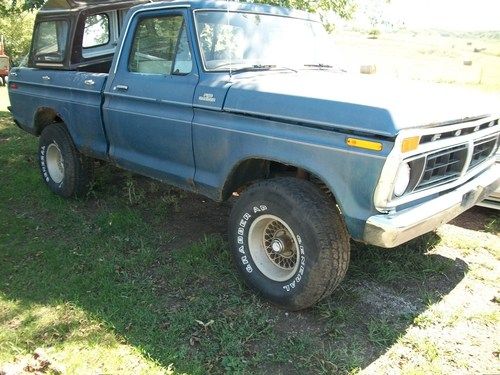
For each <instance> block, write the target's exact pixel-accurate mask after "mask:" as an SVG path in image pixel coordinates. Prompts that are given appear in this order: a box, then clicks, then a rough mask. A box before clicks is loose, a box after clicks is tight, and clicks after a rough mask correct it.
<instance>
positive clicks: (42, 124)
mask: <svg viewBox="0 0 500 375" xmlns="http://www.w3.org/2000/svg"><path fill="white" fill-rule="evenodd" d="M57 122H60V123H63V124H65V126H66V123H65V121H64V119H63V116H61V114H60V113H59V112H57V111H56V110H55V109H53V108H50V107H40V108H38V109H37V110H36V112H35V115H34V117H33V128H34V131H35V135H37V136H39V135H40V134H42V131H43V129H45V128H46V127H47V126H49V125H50V124H54V123H57ZM66 127H67V126H66Z"/></svg>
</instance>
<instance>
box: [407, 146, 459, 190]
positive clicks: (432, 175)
mask: <svg viewBox="0 0 500 375" xmlns="http://www.w3.org/2000/svg"><path fill="white" fill-rule="evenodd" d="M466 160H467V145H461V146H456V147H453V148H450V149H447V150H440V151H437V152H434V153H431V154H429V155H427V156H426V161H425V167H424V170H423V171H422V177H421V178H420V181H419V182H418V184H417V185H416V186H415V189H414V191H418V190H423V189H427V188H429V187H431V186H438V185H441V184H445V183H448V182H451V181H454V180H456V179H457V178H458V177H459V176H460V174H461V172H462V170H463V168H464V165H465V162H466Z"/></svg>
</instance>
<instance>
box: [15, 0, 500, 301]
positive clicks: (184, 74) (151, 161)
mask: <svg viewBox="0 0 500 375" xmlns="http://www.w3.org/2000/svg"><path fill="white" fill-rule="evenodd" d="M335 59H336V56H335V55H334V53H332V49H331V48H330V42H329V41H328V37H327V35H326V32H325V30H324V28H323V26H322V24H321V23H320V22H319V20H318V18H317V17H316V16H314V15H311V14H309V13H305V12H300V11H295V10H290V9H284V8H279V7H271V6H265V5H257V4H246V3H231V2H217V1H206V0H193V1H178V0H174V1H168V2H145V1H108V2H96V1H94V2H92V1H73V0H49V1H48V2H47V3H46V5H45V6H44V8H43V9H42V10H41V11H40V12H39V14H38V16H37V19H36V23H35V29H34V34H33V42H32V47H31V51H30V55H29V59H28V63H27V66H26V67H20V68H14V69H12V71H11V73H10V77H9V94H10V100H11V105H12V107H11V112H12V115H13V117H14V120H15V122H16V124H17V125H18V126H19V127H21V128H22V129H24V130H25V131H27V132H29V133H32V134H33V135H35V136H38V137H39V155H38V156H39V164H40V170H41V175H42V177H43V180H44V181H45V183H46V184H47V186H48V187H49V188H50V189H51V190H52V191H54V192H55V193H56V194H59V195H61V196H64V197H72V196H81V195H83V194H85V191H86V188H87V187H88V185H89V179H90V176H91V173H90V165H91V164H92V163H91V160H92V159H101V160H105V161H108V162H110V163H113V164H115V165H117V166H119V167H121V168H124V169H127V170H130V171H134V172H136V173H139V174H142V175H145V176H149V177H151V178H154V179H157V180H161V181H164V182H166V183H168V184H172V185H175V186H177V187H180V188H182V189H186V190H190V191H193V192H196V193H199V194H203V195H205V196H207V197H209V198H211V199H214V200H216V201H223V200H227V199H229V198H230V197H232V196H234V197H235V199H234V201H235V202H234V205H233V208H232V212H231V214H230V218H229V230H228V234H229V241H230V251H231V253H232V256H233V259H234V263H235V267H236V269H237V270H238V271H239V273H240V274H241V276H242V278H243V279H244V280H245V282H246V283H247V284H248V285H249V287H251V288H252V289H254V290H255V291H256V292H257V293H259V294H260V295H262V296H263V297H264V298H266V299H268V300H270V301H272V302H273V303H275V304H277V305H279V306H281V307H283V308H286V309H291V310H298V309H302V308H306V307H308V306H311V305H312V304H314V303H316V302H317V301H319V300H320V299H322V298H324V297H325V296H328V295H329V294H330V293H331V292H332V291H333V290H334V289H335V288H336V286H337V285H338V284H339V283H340V281H341V280H342V278H343V277H344V275H345V273H346V270H347V267H348V263H349V251H350V250H349V241H350V239H354V240H356V241H362V242H365V243H368V244H373V245H377V246H381V247H387V248H390V247H394V246H397V245H399V244H402V243H404V242H407V241H409V240H410V239H413V238H415V237H417V236H419V235H422V234H424V233H426V232H429V231H432V230H434V229H435V228H436V227H438V226H439V225H441V224H443V223H445V222H447V221H449V220H451V219H452V218H454V217H455V216H457V215H458V214H460V213H461V212H463V211H464V210H466V209H468V208H469V207H471V206H473V205H474V204H476V203H477V202H478V201H480V200H481V199H482V198H483V197H485V196H487V195H488V194H489V193H491V192H492V191H494V190H495V189H496V188H497V187H498V186H499V183H500V181H499V168H498V166H495V163H494V161H495V160H494V155H495V152H496V151H497V149H498V146H499V134H500V124H499V116H498V114H496V112H495V111H498V109H499V108H498V107H496V108H495V107H494V106H493V107H489V108H488V107H487V106H484V105H483V104H485V102H483V101H475V99H474V98H471V97H468V96H461V95H459V94H458V93H457V92H455V91H450V90H449V89H443V88H440V87H431V86H427V85H424V84H418V83H411V84H410V83H401V82H393V81H388V80H381V79H379V78H376V77H371V76H362V75H359V74H350V73H346V72H344V71H342V70H339V69H337V68H336V67H335ZM472 104H473V105H472ZM481 107H485V108H481Z"/></svg>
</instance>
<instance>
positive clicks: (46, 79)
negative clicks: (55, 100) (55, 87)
mask: <svg viewBox="0 0 500 375" xmlns="http://www.w3.org/2000/svg"><path fill="white" fill-rule="evenodd" d="M42 79H43V80H44V81H50V77H49V76H43V77H42Z"/></svg>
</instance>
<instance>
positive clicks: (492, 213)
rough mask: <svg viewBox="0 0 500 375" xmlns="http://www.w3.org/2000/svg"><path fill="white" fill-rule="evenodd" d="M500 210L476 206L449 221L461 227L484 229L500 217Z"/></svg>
mask: <svg viewBox="0 0 500 375" xmlns="http://www.w3.org/2000/svg"><path fill="white" fill-rule="evenodd" d="M499 216H500V212H499V211H496V210H492V209H491V208H486V207H479V206H475V207H472V208H471V209H469V210H467V211H465V212H464V213H462V214H461V215H459V216H457V217H456V218H455V219H453V220H452V221H450V222H449V224H451V225H455V226H457V227H460V228H464V229H470V230H476V231H484V230H485V226H486V225H487V224H488V222H489V221H490V220H491V219H492V218H494V217H499Z"/></svg>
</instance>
